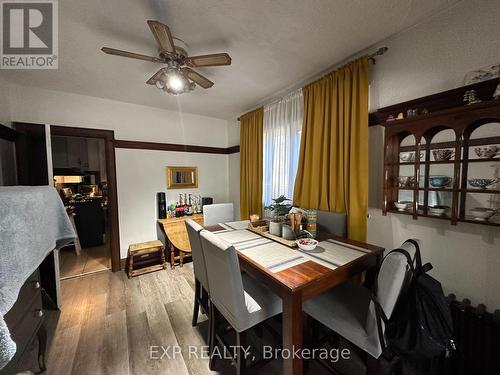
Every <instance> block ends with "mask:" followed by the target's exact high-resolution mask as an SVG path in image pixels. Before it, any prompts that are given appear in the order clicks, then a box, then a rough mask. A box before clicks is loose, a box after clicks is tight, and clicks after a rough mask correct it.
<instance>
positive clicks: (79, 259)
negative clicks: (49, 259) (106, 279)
mask: <svg viewBox="0 0 500 375" xmlns="http://www.w3.org/2000/svg"><path fill="white" fill-rule="evenodd" d="M110 268H111V257H110V249H109V243H108V242H106V243H105V244H103V245H101V246H93V247H87V248H83V249H82V251H81V252H80V255H76V252H75V250H74V249H73V248H64V249H61V250H60V251H59V270H60V274H61V278H68V277H75V276H80V275H85V274H88V273H92V272H99V271H105V270H109V269H110Z"/></svg>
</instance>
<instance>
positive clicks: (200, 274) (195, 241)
mask: <svg viewBox="0 0 500 375" xmlns="http://www.w3.org/2000/svg"><path fill="white" fill-rule="evenodd" d="M185 223H186V229H187V233H188V237H189V243H190V245H191V253H192V258H193V269H194V279H195V281H194V282H195V291H194V309H193V320H192V324H193V327H195V326H196V325H197V324H198V314H199V311H200V306H201V308H202V310H203V311H204V313H205V314H206V315H207V316H208V304H209V295H210V288H209V286H208V276H207V267H206V265H205V257H204V255H203V250H202V248H201V240H200V232H201V231H202V230H203V227H202V226H201V225H200V224H198V223H197V222H196V221H194V220H191V219H188V220H186V221H185ZM208 334H209V339H210V332H209V333H208Z"/></svg>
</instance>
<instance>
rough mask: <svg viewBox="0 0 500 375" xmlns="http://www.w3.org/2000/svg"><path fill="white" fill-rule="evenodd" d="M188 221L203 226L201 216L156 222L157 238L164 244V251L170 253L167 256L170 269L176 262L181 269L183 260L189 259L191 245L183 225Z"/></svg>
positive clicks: (195, 215)
mask: <svg viewBox="0 0 500 375" xmlns="http://www.w3.org/2000/svg"><path fill="white" fill-rule="evenodd" d="M188 219H191V220H194V221H196V222H197V223H198V224H200V225H203V214H194V215H191V216H182V217H174V218H167V219H158V221H157V223H158V238H159V239H160V241H162V242H163V243H164V245H165V249H166V250H165V251H167V252H169V253H170V254H167V257H168V258H169V259H170V268H171V269H173V268H174V267H175V263H176V262H178V263H179V265H180V266H181V267H182V265H183V263H184V259H185V258H186V257H191V245H190V244H189V237H188V234H187V230H186V223H185V221H186V220H188Z"/></svg>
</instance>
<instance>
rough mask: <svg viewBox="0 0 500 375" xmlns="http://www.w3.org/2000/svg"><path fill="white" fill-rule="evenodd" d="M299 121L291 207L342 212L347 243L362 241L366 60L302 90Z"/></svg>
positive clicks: (365, 199)
mask: <svg viewBox="0 0 500 375" xmlns="http://www.w3.org/2000/svg"><path fill="white" fill-rule="evenodd" d="M303 95H304V119H303V124H302V138H301V143H300V157H299V166H298V170H297V177H296V180H295V187H294V196H293V201H294V204H298V205H300V206H301V207H306V208H310V209H319V210H325V211H335V212H346V213H347V233H348V237H349V238H350V239H354V240H358V241H364V240H365V239H366V214H367V209H368V60H367V58H366V57H363V58H361V59H358V60H356V61H353V62H351V63H349V64H347V65H346V66H344V67H342V68H340V69H339V70H336V71H334V72H332V73H329V74H327V75H326V76H324V77H322V78H320V79H319V80H317V81H315V82H313V83H311V84H309V85H307V86H306V87H304V88H303Z"/></svg>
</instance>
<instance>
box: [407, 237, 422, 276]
mask: <svg viewBox="0 0 500 375" xmlns="http://www.w3.org/2000/svg"><path fill="white" fill-rule="evenodd" d="M407 242H408V243H411V244H412V245H413V246H415V260H416V262H415V263H416V264H415V265H416V269H417V270H420V269H421V268H422V255H421V254H420V246H419V244H418V242H417V241H415V240H414V239H411V238H410V239H408V240H406V241H405V242H403V244H405V243H407Z"/></svg>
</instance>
